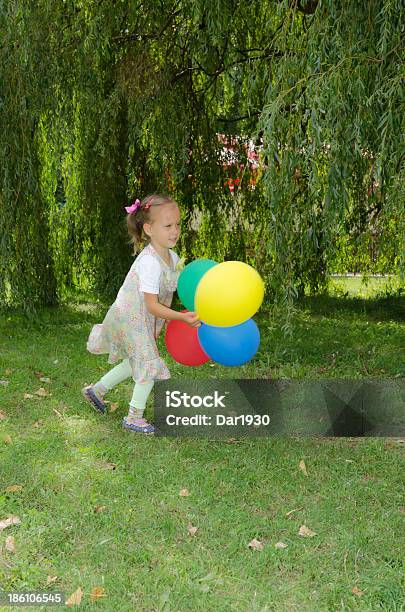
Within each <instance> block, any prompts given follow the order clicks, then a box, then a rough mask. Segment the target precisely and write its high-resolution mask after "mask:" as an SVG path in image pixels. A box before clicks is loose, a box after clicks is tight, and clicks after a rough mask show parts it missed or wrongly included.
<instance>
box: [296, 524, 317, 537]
mask: <svg viewBox="0 0 405 612" xmlns="http://www.w3.org/2000/svg"><path fill="white" fill-rule="evenodd" d="M298 535H300V536H302V537H303V538H313V537H314V536H316V532H315V531H312V530H311V529H309V528H308V527H307V526H306V525H301V527H300V528H299V531H298Z"/></svg>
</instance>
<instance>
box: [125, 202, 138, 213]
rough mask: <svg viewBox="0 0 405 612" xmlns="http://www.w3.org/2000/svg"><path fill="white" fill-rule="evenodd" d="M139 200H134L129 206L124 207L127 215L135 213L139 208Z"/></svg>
mask: <svg viewBox="0 0 405 612" xmlns="http://www.w3.org/2000/svg"><path fill="white" fill-rule="evenodd" d="M140 205H141V202H140V200H138V199H136V200H135V202H132V204H131V206H125V210H126V211H127V213H128V214H130V213H133V212H135V211H136V210H138V208H139V207H140Z"/></svg>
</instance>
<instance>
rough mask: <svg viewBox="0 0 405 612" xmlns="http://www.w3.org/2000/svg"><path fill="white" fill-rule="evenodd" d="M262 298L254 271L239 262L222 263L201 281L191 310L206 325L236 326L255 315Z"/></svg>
mask: <svg viewBox="0 0 405 612" xmlns="http://www.w3.org/2000/svg"><path fill="white" fill-rule="evenodd" d="M263 296H264V284H263V281H262V279H261V277H260V275H259V274H258V273H257V272H256V270H255V269H254V268H252V267H251V266H249V265H248V264H246V263H243V262H242V261H225V262H224V263H221V264H218V265H217V266H214V267H212V268H211V269H210V270H208V272H206V273H205V274H204V276H203V277H202V278H201V280H200V282H199V283H198V285H197V290H196V294H195V310H196V312H197V314H198V316H199V318H200V319H201V321H203V322H204V323H208V325H217V326H219V327H227V326H229V325H239V324H240V323H243V322H244V321H247V320H248V319H250V317H252V316H253V315H254V314H255V312H257V310H258V309H259V308H260V305H261V303H262V301H263Z"/></svg>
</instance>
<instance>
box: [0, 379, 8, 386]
mask: <svg viewBox="0 0 405 612" xmlns="http://www.w3.org/2000/svg"><path fill="white" fill-rule="evenodd" d="M9 383H10V381H9V380H0V385H4V386H5V387H6V386H7V385H8V384H9Z"/></svg>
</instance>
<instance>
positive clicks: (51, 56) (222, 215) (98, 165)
mask: <svg viewBox="0 0 405 612" xmlns="http://www.w3.org/2000/svg"><path fill="white" fill-rule="evenodd" d="M3 4H4V7H5V10H4V11H3V13H2V15H1V17H0V20H1V21H0V25H1V31H2V34H3V36H2V41H3V42H2V46H1V50H0V65H1V71H2V75H3V76H2V81H1V84H0V87H1V90H0V95H1V105H0V119H1V121H2V124H3V125H7V127H8V129H7V130H4V131H3V133H2V135H1V137H0V138H1V149H0V151H1V152H0V154H1V168H0V176H1V179H0V180H1V200H0V207H1V209H0V224H1V226H0V232H1V239H0V240H1V242H0V256H1V272H2V274H1V278H0V302H1V303H3V304H8V305H11V304H13V305H14V304H23V305H24V306H25V308H26V309H27V310H29V309H32V308H33V307H35V305H37V304H52V303H55V302H56V301H57V300H60V299H62V298H63V296H64V295H65V292H66V290H67V289H68V288H69V287H71V286H77V287H81V288H84V289H94V290H95V291H97V292H98V293H99V294H101V293H103V294H105V295H108V296H112V295H113V294H114V293H115V291H116V290H117V289H118V288H119V286H120V285H121V283H122V280H123V278H124V276H125V274H126V272H127V270H128V267H129V265H130V263H131V248H130V245H129V242H128V239H127V236H126V230H125V225H124V218H125V214H124V210H123V206H124V205H125V203H126V202H127V201H128V199H129V198H131V197H132V196H133V195H136V196H143V195H145V194H147V193H150V192H152V191H155V190H164V191H168V192H169V193H171V194H172V195H173V197H175V198H177V200H178V201H179V203H180V204H181V207H182V211H183V217H184V232H183V235H182V238H181V242H180V249H181V250H182V251H183V254H184V255H187V256H188V258H196V257H200V256H209V257H212V258H214V259H217V260H221V259H239V260H245V261H248V262H249V263H251V264H252V265H254V266H255V267H257V268H258V269H259V270H260V271H261V273H262V274H263V276H264V277H265V280H266V285H267V291H268V296H270V297H271V298H272V299H274V300H279V301H286V303H287V304H291V302H292V300H293V298H294V297H295V296H297V295H298V294H299V293H300V292H301V293H302V292H303V291H304V290H305V289H309V290H312V291H319V290H322V288H323V287H325V285H326V282H327V279H328V275H329V274H330V273H331V272H334V271H337V270H342V271H344V270H348V269H351V270H353V269H354V268H356V267H357V269H359V270H362V271H366V272H373V271H382V272H386V271H395V270H397V271H398V270H401V271H402V273H403V272H404V261H405V254H404V245H403V236H404V228H405V221H404V218H405V212H404V206H403V202H404V157H403V149H401V134H403V128H404V119H403V117H404V113H403V108H404V87H403V76H404V75H403V59H404V57H403V51H404V49H403V40H402V38H401V32H402V31H403V28H404V23H403V16H402V14H403V13H402V12H401V5H400V3H399V0H383V1H382V2H380V1H377V0H368V1H367V2H366V3H360V4H359V3H346V4H343V5H341V4H339V5H338V3H336V2H333V1H332V0H324V1H321V0H319V1H317V0H310V1H307V2H305V1H304V0H301V1H299V0H280V1H276V2H275V1H272V0H266V1H264V2H261V3H257V2H250V3H249V2H242V1H241V0H221V2H219V1H218V2H203V1H202V0H172V1H169V2H165V3H161V2H156V1H151V2H149V3H147V4H146V5H144V4H142V5H139V3H136V2H133V1H130V2H125V3H124V2H120V3H117V2H115V1H113V0H104V1H103V2H97V3H95V2H91V1H90V0H64V1H63V2H60V3H51V2H50V0H39V1H38V2H36V3H35V5H33V4H32V3H30V2H28V0H25V1H23V0H19V2H12V1H11V0H6V1H5V2H4V3H3Z"/></svg>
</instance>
